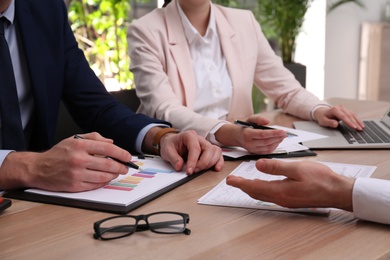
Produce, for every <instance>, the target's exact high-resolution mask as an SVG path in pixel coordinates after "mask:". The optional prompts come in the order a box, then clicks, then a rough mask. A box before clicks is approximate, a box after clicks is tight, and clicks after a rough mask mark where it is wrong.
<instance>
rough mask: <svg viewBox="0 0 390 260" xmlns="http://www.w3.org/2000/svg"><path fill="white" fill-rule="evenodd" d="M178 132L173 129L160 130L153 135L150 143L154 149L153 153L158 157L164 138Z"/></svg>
mask: <svg viewBox="0 0 390 260" xmlns="http://www.w3.org/2000/svg"><path fill="white" fill-rule="evenodd" d="M178 132H179V131H178V130H177V129H175V128H170V127H168V128H162V129H160V130H159V131H158V132H157V133H156V134H155V135H154V138H153V143H152V147H153V149H154V152H155V153H156V154H158V155H160V150H161V143H162V141H163V139H164V137H166V136H167V135H168V134H174V133H178Z"/></svg>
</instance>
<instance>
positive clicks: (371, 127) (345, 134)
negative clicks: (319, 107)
mask: <svg viewBox="0 0 390 260" xmlns="http://www.w3.org/2000/svg"><path fill="white" fill-rule="evenodd" d="M362 121H363V122H364V124H365V126H366V127H365V128H364V130H363V131H356V130H354V129H351V128H350V127H348V126H346V125H345V124H344V123H343V122H340V124H339V127H338V128H336V129H332V128H325V127H322V126H319V125H318V124H317V123H316V122H310V121H299V122H295V123H294V127H295V128H296V129H299V130H305V131H309V132H313V133H316V134H322V135H326V136H328V137H326V138H322V139H317V140H312V141H307V142H303V143H302V144H303V145H304V146H306V147H309V148H311V149H390V108H389V109H388V110H387V111H386V113H385V115H384V116H383V117H382V119H365V120H362Z"/></svg>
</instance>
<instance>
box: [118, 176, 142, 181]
mask: <svg viewBox="0 0 390 260" xmlns="http://www.w3.org/2000/svg"><path fill="white" fill-rule="evenodd" d="M142 179H143V178H141V177H135V176H126V177H125V178H123V180H129V181H130V180H131V181H142Z"/></svg>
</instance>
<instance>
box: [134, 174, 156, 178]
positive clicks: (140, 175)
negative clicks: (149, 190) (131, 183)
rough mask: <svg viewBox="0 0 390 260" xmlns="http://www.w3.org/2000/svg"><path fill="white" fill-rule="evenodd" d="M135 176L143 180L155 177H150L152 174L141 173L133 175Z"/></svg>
mask: <svg viewBox="0 0 390 260" xmlns="http://www.w3.org/2000/svg"><path fill="white" fill-rule="evenodd" d="M133 176H136V177H142V178H153V177H154V175H150V174H140V173H133Z"/></svg>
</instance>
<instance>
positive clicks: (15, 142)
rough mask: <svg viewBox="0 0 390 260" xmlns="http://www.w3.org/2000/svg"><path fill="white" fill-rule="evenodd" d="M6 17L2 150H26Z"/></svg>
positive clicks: (0, 67)
mask: <svg viewBox="0 0 390 260" xmlns="http://www.w3.org/2000/svg"><path fill="white" fill-rule="evenodd" d="M5 22H8V21H7V20H6V19H5V18H4V17H1V18H0V115H1V135H2V147H1V148H2V149H9V150H24V149H25V144H24V134H23V128H22V123H21V118H20V108H19V100H18V94H17V91H16V83H15V76H14V70H13V67H12V61H11V55H10V52H9V48H8V43H7V41H6V39H5V37H4V23H5Z"/></svg>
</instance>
